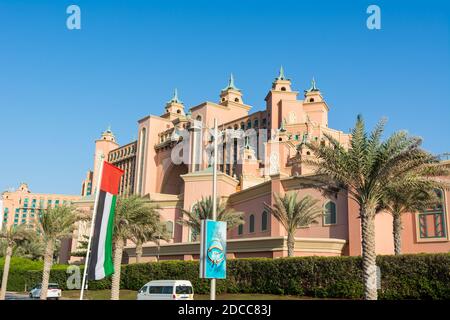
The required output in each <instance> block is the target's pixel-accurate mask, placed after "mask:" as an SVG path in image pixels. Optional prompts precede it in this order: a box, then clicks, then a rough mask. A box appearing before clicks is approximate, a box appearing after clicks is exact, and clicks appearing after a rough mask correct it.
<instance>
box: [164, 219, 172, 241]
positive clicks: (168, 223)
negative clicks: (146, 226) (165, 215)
mask: <svg viewBox="0 0 450 320" xmlns="http://www.w3.org/2000/svg"><path fill="white" fill-rule="evenodd" d="M166 230H167V233H168V234H169V235H170V238H173V222H172V221H170V220H169V221H166Z"/></svg>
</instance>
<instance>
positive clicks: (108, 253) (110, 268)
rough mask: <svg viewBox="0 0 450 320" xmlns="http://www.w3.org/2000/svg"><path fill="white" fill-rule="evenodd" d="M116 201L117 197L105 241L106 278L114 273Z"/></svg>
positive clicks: (112, 207) (110, 215)
mask: <svg viewBox="0 0 450 320" xmlns="http://www.w3.org/2000/svg"><path fill="white" fill-rule="evenodd" d="M116 199H117V196H116V195H114V196H113V197H112V199H111V210H110V212H109V219H108V228H107V233H106V239H105V261H104V263H103V266H104V268H105V277H107V276H110V275H112V274H113V273H114V263H113V258H112V251H113V250H112V246H113V244H112V239H113V230H114V212H115V211H116Z"/></svg>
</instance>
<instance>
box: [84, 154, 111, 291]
mask: <svg viewBox="0 0 450 320" xmlns="http://www.w3.org/2000/svg"><path fill="white" fill-rule="evenodd" d="M104 157H105V156H104V155H101V157H100V160H101V163H100V170H99V174H98V176H97V186H96V188H95V201H94V211H93V212H92V220H91V230H90V232H89V241H88V246H87V251H86V259H85V262H84V270H83V279H82V284H81V291H80V300H83V297H84V287H85V286H86V272H87V269H88V264H89V257H90V255H91V242H92V236H93V235H94V221H95V215H96V213H97V205H98V199H99V196H100V183H101V181H102V174H103V164H104V161H103V159H104Z"/></svg>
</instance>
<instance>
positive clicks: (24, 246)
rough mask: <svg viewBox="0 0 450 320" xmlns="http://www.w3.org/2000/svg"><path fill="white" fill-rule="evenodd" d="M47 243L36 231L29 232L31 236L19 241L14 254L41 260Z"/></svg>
mask: <svg viewBox="0 0 450 320" xmlns="http://www.w3.org/2000/svg"><path fill="white" fill-rule="evenodd" d="M44 251H45V244H44V242H43V241H42V238H41V237H40V236H39V235H38V234H37V233H35V232H31V230H30V232H29V236H28V237H26V238H24V239H22V240H19V241H18V242H17V246H16V250H15V251H14V255H15V256H17V257H22V258H26V259H31V260H41V259H42V258H43V257H44Z"/></svg>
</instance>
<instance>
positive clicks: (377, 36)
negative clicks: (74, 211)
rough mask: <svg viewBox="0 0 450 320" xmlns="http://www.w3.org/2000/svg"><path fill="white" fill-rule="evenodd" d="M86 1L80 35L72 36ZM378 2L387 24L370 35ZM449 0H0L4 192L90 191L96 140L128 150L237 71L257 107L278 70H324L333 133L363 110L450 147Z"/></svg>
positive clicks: (298, 84) (214, 94)
mask: <svg viewBox="0 0 450 320" xmlns="http://www.w3.org/2000/svg"><path fill="white" fill-rule="evenodd" d="M70 4H77V5H79V6H80V7H81V18H82V29H81V30H75V31H69V30H68V29H67V28H66V18H67V16H68V15H67V14H66V8H67V6H69V5H70ZM370 4H378V5H379V6H380V7H381V10H382V17H381V18H382V30H380V31H370V30H368V29H367V28H366V18H367V14H366V8H367V6H368V5H370ZM449 12H450V5H449V4H448V1H430V0H428V1H392V0H391V1H377V0H374V1H354V0H353V1H316V0H315V1H312V0H309V1H294V0H292V1H290V0H284V1H262V0H252V1H245V0H244V1H235V0H228V1H215V0H207V1H167V0H164V1H163V0H159V1H143V0H142V1H136V0H128V1H81V0H72V1H62V0H58V1H55V0H49V1H18V0H14V1H13V0H11V1H5V0H0V135H1V138H2V143H1V146H2V148H1V150H2V154H1V157H0V190H4V189H5V188H7V187H17V185H18V183H19V182H21V181H23V182H28V184H29V186H30V188H31V190H32V191H34V192H55V193H75V194H78V193H79V192H80V188H81V187H80V186H81V181H82V179H83V178H84V175H85V172H86V171H87V170H88V169H90V168H91V167H92V161H93V150H94V140H95V139H96V138H98V137H99V136H100V134H101V132H102V131H103V130H104V129H106V127H107V126H108V125H109V124H111V126H112V129H113V131H114V133H115V134H116V136H117V138H118V140H119V143H121V144H124V143H127V142H129V141H131V139H134V138H135V137H136V129H137V126H136V122H137V120H138V119H140V118H141V117H143V116H145V115H148V114H151V113H153V114H158V115H159V114H161V113H162V110H163V107H164V104H165V102H166V101H167V100H168V99H169V98H170V97H171V94H172V91H173V89H174V88H175V87H177V88H178V90H179V94H180V98H181V99H182V100H183V101H184V102H185V104H186V105H187V106H194V105H196V104H198V103H200V102H203V101H205V100H209V101H217V99H218V94H219V91H220V89H221V88H223V87H224V86H225V85H226V81H227V78H228V75H229V73H230V72H233V73H234V75H235V80H236V85H237V86H238V87H239V88H241V89H242V90H243V93H244V99H245V102H246V103H248V104H250V105H252V106H253V111H257V110H261V109H262V108H263V107H264V97H265V95H266V93H267V91H268V90H269V88H270V85H271V82H272V80H273V78H274V77H275V76H276V74H277V71H278V68H279V66H280V65H281V64H282V65H283V66H284V67H285V71H286V75H287V76H288V77H290V78H291V79H292V81H293V87H294V88H295V89H297V90H301V91H302V90H304V89H306V88H307V87H308V86H309V81H310V79H311V77H312V76H315V78H316V80H317V83H318V86H319V88H320V89H321V90H322V93H323V95H324V97H325V99H326V100H327V102H328V104H329V106H330V108H331V110H330V114H329V124H330V127H332V128H336V129H340V130H344V131H348V129H349V128H350V127H352V125H353V123H354V121H355V117H356V115H357V114H358V113H362V114H363V116H364V117H365V118H366V120H367V122H368V124H369V125H370V126H372V125H373V124H374V123H375V122H376V121H377V120H378V119H380V118H381V117H383V116H386V117H387V118H388V119H389V123H388V126H387V132H388V133H389V132H392V131H394V130H399V129H407V130H408V131H409V132H410V133H411V134H414V135H419V136H421V137H423V139H424V146H425V148H427V149H428V150H430V151H432V152H434V153H442V152H445V151H450V145H449V142H448V141H449V138H450V104H449V102H450V95H449V88H450V59H449V58H450V54H449V53H450V50H449V38H450V37H449V20H450V13H449Z"/></svg>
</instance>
